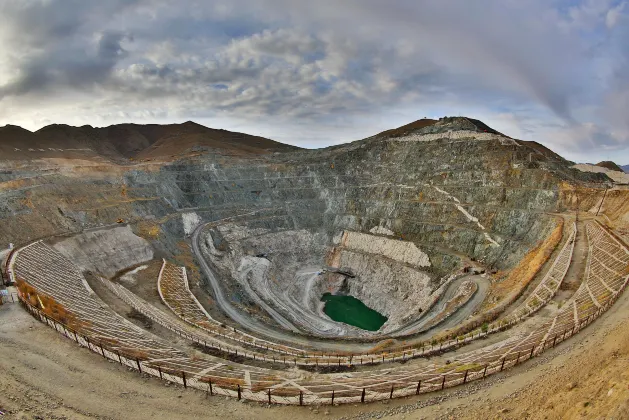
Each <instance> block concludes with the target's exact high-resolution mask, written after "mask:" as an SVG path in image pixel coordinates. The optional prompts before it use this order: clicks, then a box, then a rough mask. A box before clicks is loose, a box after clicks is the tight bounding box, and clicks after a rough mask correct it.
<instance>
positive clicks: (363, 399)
mask: <svg viewBox="0 0 629 420" xmlns="http://www.w3.org/2000/svg"><path fill="white" fill-rule="evenodd" d="M364 392H365V390H364V388H363V397H362V399H361V401H360V402H365V397H364ZM332 405H334V390H332Z"/></svg>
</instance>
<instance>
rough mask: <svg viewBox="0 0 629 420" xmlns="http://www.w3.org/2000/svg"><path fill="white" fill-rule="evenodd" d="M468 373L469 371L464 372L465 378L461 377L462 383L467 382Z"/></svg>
mask: <svg viewBox="0 0 629 420" xmlns="http://www.w3.org/2000/svg"><path fill="white" fill-rule="evenodd" d="M468 372H469V370H466V371H465V376H463V383H466V382H467V373H468Z"/></svg>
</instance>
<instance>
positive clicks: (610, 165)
mask: <svg viewBox="0 0 629 420" xmlns="http://www.w3.org/2000/svg"><path fill="white" fill-rule="evenodd" d="M596 166H601V167H603V168H607V169H609V170H611V171H619V172H623V170H622V168H621V167H620V166H618V165H616V164H615V163H614V162H612V161H611V160H604V161H602V162H599V163H597V164H596Z"/></svg>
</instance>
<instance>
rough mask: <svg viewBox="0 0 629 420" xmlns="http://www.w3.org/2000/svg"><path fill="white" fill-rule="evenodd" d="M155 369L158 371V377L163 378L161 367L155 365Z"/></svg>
mask: <svg viewBox="0 0 629 420" xmlns="http://www.w3.org/2000/svg"><path fill="white" fill-rule="evenodd" d="M157 371H158V372H159V379H164V377H163V375H162V367H161V366H159V365H158V366H157Z"/></svg>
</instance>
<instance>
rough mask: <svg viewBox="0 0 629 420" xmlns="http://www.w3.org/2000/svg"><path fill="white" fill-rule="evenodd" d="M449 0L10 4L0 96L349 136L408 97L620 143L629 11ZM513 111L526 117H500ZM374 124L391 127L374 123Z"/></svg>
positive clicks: (579, 146)
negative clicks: (269, 122)
mask: <svg viewBox="0 0 629 420" xmlns="http://www.w3.org/2000/svg"><path fill="white" fill-rule="evenodd" d="M447 6H448V7H445V6H444V4H443V2H442V1H438V0H424V1H410V0H399V1H396V2H394V3H391V2H389V3H383V2H381V1H377V0H346V1H342V2H339V1H330V0H321V1H319V2H307V1H301V0H299V1H294V0H290V1H289V0H266V1H263V2H262V1H258V0H256V1H254V0H234V1H231V2H220V1H209V2H202V3H199V2H193V1H186V0H184V1H182V2H179V3H177V4H175V3H172V2H167V1H165V0H136V1H124V0H115V1H108V2H99V1H95V0H83V1H78V0H77V1H67V0H66V1H47V2H40V1H35V0H22V1H20V0H7V1H5V2H3V3H2V4H0V42H3V45H5V46H6V48H5V49H4V51H0V101H2V100H5V101H11V103H16V104H17V103H19V104H21V105H20V106H21V107H24V109H25V110H26V109H27V107H31V109H32V107H33V106H39V107H40V109H41V110H42V112H48V111H47V110H49V109H50V108H52V107H53V105H54V104H57V105H60V104H64V103H66V102H67V101H68V98H70V97H73V98H74V97H76V95H78V96H80V98H81V100H80V101H79V102H76V101H75V102H74V107H75V111H76V109H77V108H78V109H79V112H80V110H83V112H84V114H85V115H84V117H85V118H88V117H89V116H90V115H92V116H97V117H99V118H107V119H110V120H112V121H118V120H121V119H124V118H129V119H133V118H139V119H142V118H148V119H168V118H169V116H171V117H172V116H184V115H185V116H190V117H192V116H198V117H200V118H209V119H223V120H228V119H229V120H232V121H241V122H243V123H251V124H257V123H258V122H260V121H262V120H265V119H267V118H268V117H272V118H273V119H274V121H277V124H275V125H276V126H277V127H280V128H278V129H277V131H276V132H281V130H280V129H281V127H282V126H284V127H297V126H298V127H301V128H303V127H310V128H308V129H307V130H311V129H316V127H320V126H321V125H322V124H327V125H329V126H330V127H335V126H336V127H339V124H340V126H342V127H344V128H343V130H344V131H343V132H347V131H346V130H345V128H349V127H351V126H352V124H353V121H359V120H360V121H375V120H376V118H375V117H376V116H379V115H397V116H398V117H396V118H400V121H398V120H396V123H397V122H399V123H404V122H407V121H402V120H401V119H402V118H407V117H406V116H407V115H410V112H411V111H408V110H410V109H416V110H417V111H416V114H415V115H412V116H411V118H419V117H421V116H426V114H432V113H433V112H441V113H447V114H459V113H462V112H463V111H466V112H470V110H471V112H473V113H474V112H475V113H476V114H478V115H481V114H482V115H489V116H490V118H495V120H496V122H497V123H500V124H507V128H509V127H511V128H512V129H514V130H518V131H519V132H522V133H524V134H525V135H528V136H530V137H534V136H536V135H545V134H549V133H551V132H552V133H555V132H556V131H557V128H556V127H557V126H558V127H560V128H559V129H558V130H559V131H560V134H558V135H557V134H553V135H552V136H550V135H549V136H548V138H549V141H551V142H552V141H554V142H555V144H556V145H557V146H558V147H561V148H564V149H567V150H569V149H570V147H572V148H573V149H574V150H584V148H589V149H592V148H596V147H600V148H610V147H611V148H616V149H622V148H623V147H624V146H625V143H626V141H627V138H628V137H627V133H629V127H627V123H626V121H627V120H626V117H625V116H626V115H627V110H628V108H629V93H628V92H629V83H628V82H627V78H626V74H629V72H628V71H627V70H629V66H628V65H627V62H628V60H627V57H629V54H628V51H627V47H626V45H627V44H626V42H623V41H622V39H623V37H625V36H626V35H629V34H628V33H627V30H628V29H627V28H629V23H628V22H627V12H628V9H629V8H628V7H624V6H623V5H622V3H621V2H619V1H612V0H609V1H607V0H604V1H593V0H584V1H583V2H580V3H578V2H577V3H575V2H572V1H571V2H569V3H566V2H560V1H555V0H553V1H551V2H548V1H545V0H531V1H529V2H512V1H508V2H505V1H499V0H488V1H486V2H484V4H483V7H478V5H477V4H474V3H473V2H469V1H467V0H450V1H449V2H448V5H447ZM24 28H29V29H31V30H28V31H25V30H24ZM624 39H627V38H626V37H625V38H624ZM3 98H4V99H3ZM42 101H44V102H46V104H44V105H41V104H42V103H43V102H42ZM36 104H40V105H36ZM401 110H406V111H403V112H402V111H401ZM18 111H19V109H18ZM25 112H26V111H25ZM516 113H520V116H522V115H527V118H528V120H524V119H523V117H519V118H504V117H502V116H504V115H515V114H516ZM18 114H19V112H18ZM492 116H493V117H492ZM0 117H2V116H0ZM61 117H62V118H63V116H61ZM2 118H4V119H6V118H7V117H6V116H5V117H2ZM24 118H26V117H24ZM53 119H54V116H53ZM533 121H535V122H536V123H537V126H538V127H539V128H538V129H535V128H531V127H534V124H533ZM7 122H9V121H7ZM488 122H489V123H491V121H488ZM393 124H394V123H393V122H391V123H390V125H393ZM390 125H389V126H390ZM593 127H596V129H594V128H593ZM301 128H300V129H301ZM380 128H387V123H386V122H384V121H383V122H382V123H378V126H376V125H375V123H374V125H373V130H374V131H375V130H377V129H380ZM326 133H327V132H326ZM326 135H328V134H326ZM555 138H556V139H559V140H553V139H555ZM334 141H336V140H335V139H330V141H329V142H334ZM551 146H552V144H551ZM627 160H629V155H628V156H627Z"/></svg>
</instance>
